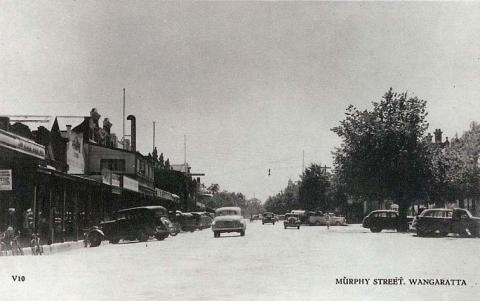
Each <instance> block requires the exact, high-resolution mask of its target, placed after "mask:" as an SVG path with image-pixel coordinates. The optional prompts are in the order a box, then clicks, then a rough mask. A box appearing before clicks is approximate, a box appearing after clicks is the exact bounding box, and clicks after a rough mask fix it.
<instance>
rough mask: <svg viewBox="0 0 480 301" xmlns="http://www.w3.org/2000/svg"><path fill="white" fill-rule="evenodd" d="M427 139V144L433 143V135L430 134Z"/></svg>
mask: <svg viewBox="0 0 480 301" xmlns="http://www.w3.org/2000/svg"><path fill="white" fill-rule="evenodd" d="M425 139H427V142H428V143H432V141H433V136H432V134H431V133H428V134H427V136H426V137H425Z"/></svg>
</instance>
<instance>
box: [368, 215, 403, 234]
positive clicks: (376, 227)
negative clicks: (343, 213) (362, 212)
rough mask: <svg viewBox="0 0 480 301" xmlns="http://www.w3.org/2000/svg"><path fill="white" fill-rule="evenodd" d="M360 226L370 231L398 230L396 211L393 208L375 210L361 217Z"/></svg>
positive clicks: (398, 220) (398, 221)
mask: <svg viewBox="0 0 480 301" xmlns="http://www.w3.org/2000/svg"><path fill="white" fill-rule="evenodd" d="M362 226H363V227H364V228H369V229H370V231H372V232H380V231H382V230H383V229H390V230H398V229H399V228H400V226H401V225H400V219H399V215H398V212H396V211H393V210H375V211H372V212H370V214H368V215H367V216H365V218H364V219H363V222H362Z"/></svg>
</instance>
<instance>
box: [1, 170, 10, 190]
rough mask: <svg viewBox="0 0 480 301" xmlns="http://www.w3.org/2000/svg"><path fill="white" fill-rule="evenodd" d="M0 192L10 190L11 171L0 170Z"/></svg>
mask: <svg viewBox="0 0 480 301" xmlns="http://www.w3.org/2000/svg"><path fill="white" fill-rule="evenodd" d="M0 190H12V170H11V169H0Z"/></svg>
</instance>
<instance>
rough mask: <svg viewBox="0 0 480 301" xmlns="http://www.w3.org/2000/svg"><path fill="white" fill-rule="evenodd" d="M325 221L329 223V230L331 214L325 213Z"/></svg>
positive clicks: (328, 228) (328, 227)
mask: <svg viewBox="0 0 480 301" xmlns="http://www.w3.org/2000/svg"><path fill="white" fill-rule="evenodd" d="M325 222H326V224H327V230H330V214H328V213H325Z"/></svg>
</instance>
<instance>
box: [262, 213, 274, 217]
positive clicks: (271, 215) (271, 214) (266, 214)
mask: <svg viewBox="0 0 480 301" xmlns="http://www.w3.org/2000/svg"><path fill="white" fill-rule="evenodd" d="M263 216H264V217H273V213H265V214H264V215H263Z"/></svg>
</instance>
